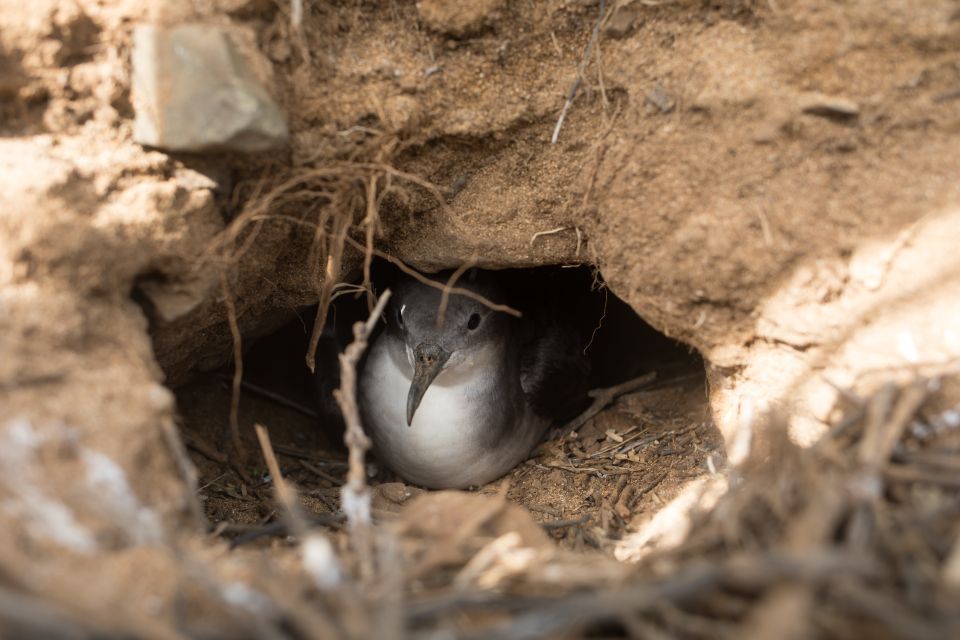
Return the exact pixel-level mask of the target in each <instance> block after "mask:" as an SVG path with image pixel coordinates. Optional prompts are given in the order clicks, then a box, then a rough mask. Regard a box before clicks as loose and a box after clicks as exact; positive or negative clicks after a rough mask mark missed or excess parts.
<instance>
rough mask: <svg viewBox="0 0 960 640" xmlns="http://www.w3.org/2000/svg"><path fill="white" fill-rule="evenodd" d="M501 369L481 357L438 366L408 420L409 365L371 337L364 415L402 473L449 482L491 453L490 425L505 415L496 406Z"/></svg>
mask: <svg viewBox="0 0 960 640" xmlns="http://www.w3.org/2000/svg"><path fill="white" fill-rule="evenodd" d="M499 374H500V372H499V371H498V370H497V367H495V366H494V365H493V364H492V363H491V362H488V361H484V360H482V359H478V360H477V361H474V362H470V363H465V364H464V365H461V366H459V367H456V368H455V369H453V370H450V371H443V372H441V373H440V375H438V376H437V378H436V379H435V380H434V381H433V384H431V385H430V388H429V389H427V392H426V394H424V396H423V400H422V401H421V403H420V406H419V407H418V408H417V412H416V414H414V417H413V423H412V424H411V425H410V426H407V422H406V416H405V408H406V406H407V395H408V393H409V391H410V383H411V378H412V375H413V368H412V367H411V366H409V363H408V362H404V361H402V360H400V359H399V358H398V357H396V356H391V354H390V353H389V350H388V349H387V348H386V347H385V345H384V344H383V342H382V341H378V342H377V343H375V344H374V346H373V349H372V350H371V354H370V359H369V361H368V363H367V367H366V369H365V372H364V376H363V377H364V380H363V386H364V389H365V405H366V411H365V414H366V416H365V419H366V420H368V421H372V422H373V423H374V424H371V425H370V427H371V429H370V431H371V435H373V436H374V441H375V442H376V444H377V448H378V450H379V451H380V454H381V456H383V457H385V458H386V459H387V461H388V463H389V464H390V466H392V467H394V469H395V470H397V471H398V472H399V473H401V475H405V476H407V477H410V478H413V479H415V480H417V481H418V482H420V483H422V484H425V485H428V486H430V485H432V484H435V483H437V484H451V482H450V479H451V478H455V477H456V476H458V475H460V474H461V473H466V472H467V470H468V469H470V468H472V467H474V466H476V465H477V464H480V462H481V460H483V459H485V458H487V457H488V456H489V454H490V450H489V440H490V436H491V431H496V430H497V429H498V427H499V424H498V422H502V420H503V417H501V416H498V415H497V410H496V409H497V400H496V393H495V387H496V384H497V383H498V382H502V380H503V378H502V376H500V375H499ZM484 464H487V463H484ZM428 476H431V477H428ZM433 477H436V481H434V480H433Z"/></svg>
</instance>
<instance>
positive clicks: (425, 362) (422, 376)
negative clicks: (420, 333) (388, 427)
mask: <svg viewBox="0 0 960 640" xmlns="http://www.w3.org/2000/svg"><path fill="white" fill-rule="evenodd" d="M413 358H414V365H413V382H411V383H410V393H409V394H408V395H407V426H408V427H409V426H410V425H411V424H413V414H414V413H416V412H417V407H419V406H420V401H421V400H423V394H425V393H426V392H427V389H429V388H430V383H432V382H433V380H434V378H436V377H437V375H438V374H439V373H440V372H441V371H442V370H443V365H444V364H446V362H447V360H448V359H449V358H450V353H449V352H447V351H444V350H443V349H442V348H441V347H440V346H438V345H435V344H420V345H417V348H416V349H414V350H413Z"/></svg>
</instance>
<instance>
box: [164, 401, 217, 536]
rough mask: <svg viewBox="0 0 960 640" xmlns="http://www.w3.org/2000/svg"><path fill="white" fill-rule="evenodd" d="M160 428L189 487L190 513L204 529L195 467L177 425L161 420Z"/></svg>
mask: <svg viewBox="0 0 960 640" xmlns="http://www.w3.org/2000/svg"><path fill="white" fill-rule="evenodd" d="M160 429H161V431H162V432H163V439H164V441H165V442H166V444H167V449H169V450H170V455H172V456H173V459H174V461H175V462H176V464H177V470H178V471H179V472H180V477H181V478H183V481H184V483H186V485H187V488H188V489H189V492H188V497H187V502H188V504H189V507H190V515H191V516H192V517H193V520H194V523H195V524H196V526H197V528H198V529H200V530H201V531H202V530H205V529H206V528H207V525H208V523H207V519H206V518H205V517H204V515H203V508H202V507H201V506H200V501H199V500H198V499H197V494H198V493H199V492H200V491H201V489H199V488H197V487H198V485H199V481H198V479H197V468H196V467H195V466H193V463H192V462H190V457H189V456H188V455H187V448H186V446H185V445H184V443H183V440H182V439H181V438H180V434H179V433H178V432H177V427H176V425H175V424H174V423H173V420H172V419H165V420H161V425H160ZM221 477H223V476H221Z"/></svg>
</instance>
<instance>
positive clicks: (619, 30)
mask: <svg viewBox="0 0 960 640" xmlns="http://www.w3.org/2000/svg"><path fill="white" fill-rule="evenodd" d="M637 17H638V16H637V10H636V9H635V8H633V7H620V8H618V9H616V11H615V12H614V14H613V15H612V16H610V19H609V20H608V21H607V24H606V26H605V27H604V28H603V35H605V36H607V37H608V38H615V39H616V38H626V37H627V36H628V35H630V34H631V33H633V28H634V25H635V24H636V21H637Z"/></svg>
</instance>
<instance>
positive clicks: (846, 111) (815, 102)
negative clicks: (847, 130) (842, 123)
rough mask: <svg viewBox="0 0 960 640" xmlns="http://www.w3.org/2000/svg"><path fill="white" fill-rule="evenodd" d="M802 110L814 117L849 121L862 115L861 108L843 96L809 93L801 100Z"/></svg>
mask: <svg viewBox="0 0 960 640" xmlns="http://www.w3.org/2000/svg"><path fill="white" fill-rule="evenodd" d="M800 110H801V111H803V113H807V114H810V115H813V116H821V117H823V118H834V119H837V120H847V119H852V118H855V117H857V116H858V115H859V114H860V106H859V105H858V104H857V103H856V102H854V101H853V100H849V99H847V98H844V97H841V96H827V95H823V94H821V93H808V94H805V95H803V96H801V98H800Z"/></svg>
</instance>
